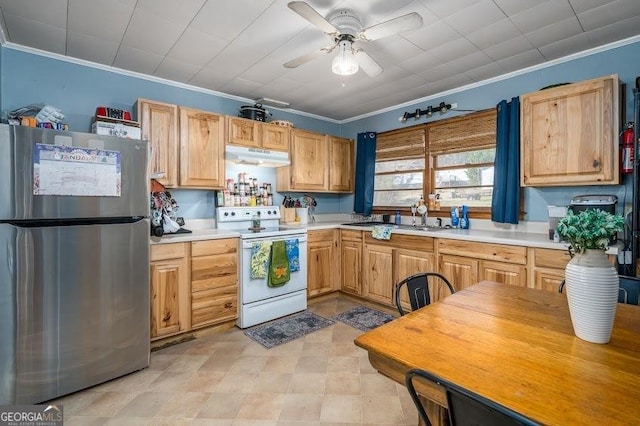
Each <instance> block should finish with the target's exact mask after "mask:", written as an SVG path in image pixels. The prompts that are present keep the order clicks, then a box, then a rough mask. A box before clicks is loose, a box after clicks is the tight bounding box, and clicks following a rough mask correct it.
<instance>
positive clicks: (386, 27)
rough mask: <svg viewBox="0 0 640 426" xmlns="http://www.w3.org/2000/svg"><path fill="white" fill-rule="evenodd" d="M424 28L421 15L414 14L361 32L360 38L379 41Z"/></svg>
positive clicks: (408, 14) (399, 17)
mask: <svg viewBox="0 0 640 426" xmlns="http://www.w3.org/2000/svg"><path fill="white" fill-rule="evenodd" d="M421 26H422V16H420V14H419V13H416V12H412V13H407V14H406V15H402V16H398V17H397V18H393V19H390V20H388V21H385V22H381V23H379V24H376V25H373V26H371V27H369V28H365V29H364V30H362V31H361V32H360V37H361V38H363V39H365V40H369V41H371V40H377V39H379V38H383V37H387V36H390V35H393V34H396V33H399V32H401V31H408V30H413V29H414V28H419V27H421Z"/></svg>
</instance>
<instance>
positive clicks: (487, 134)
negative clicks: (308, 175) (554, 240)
mask: <svg viewBox="0 0 640 426" xmlns="http://www.w3.org/2000/svg"><path fill="white" fill-rule="evenodd" d="M496 118H497V115H496V109H495V108H490V109H486V110H481V111H477V112H473V113H470V114H464V115H458V116H455V117H450V118H445V119H441V120H437V121H432V122H429V123H424V124H418V125H415V126H410V127H404V128H400V129H394V130H390V131H387V132H381V133H378V138H380V136H381V135H393V136H395V135H401V134H403V133H410V132H418V131H422V132H424V141H425V154H424V155H425V169H423V170H424V171H423V173H424V175H423V184H422V193H423V196H424V198H425V200H427V198H428V194H431V193H434V191H435V188H434V185H435V170H434V167H433V165H434V163H435V161H436V159H435V157H436V156H437V155H440V154H449V153H455V152H461V151H470V150H474V149H478V150H479V149H486V148H492V147H495V146H496V131H497V127H496V125H497V123H496ZM470 120H472V121H470ZM470 128H472V129H475V130H476V131H475V132H474V133H472V134H469V129H470ZM383 137H384V136H383ZM435 137H440V138H441V140H439V141H438V142H436V143H437V148H436V151H435V152H434V150H433V149H432V142H433V139H434V138H435ZM465 140H467V141H468V145H464V148H465V149H460V148H450V146H451V145H452V144H457V145H459V144H460V143H461V142H463V141H465ZM488 141H490V142H488ZM438 148H439V149H438ZM407 158H409V157H407ZM413 158H415V157H413ZM385 160H391V158H382V159H381V161H385ZM376 161H378V159H377V157H376ZM488 164H491V163H482V164H470V166H474V167H475V166H483V165H488ZM453 168H456V166H454V167H453ZM492 187H493V185H492ZM395 210H400V211H401V212H402V213H403V214H410V213H411V212H410V207H409V206H405V207H393V206H373V213H376V214H381V213H389V212H392V211H395ZM429 215H431V216H449V209H448V208H442V207H441V208H440V209H438V210H435V209H432V210H429ZM524 215H525V211H524V191H521V192H520V218H521V219H523V218H524ZM469 217H470V218H477V219H491V207H476V206H474V207H471V208H470V209H469Z"/></svg>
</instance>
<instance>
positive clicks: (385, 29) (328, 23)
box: [284, 1, 422, 77]
mask: <svg viewBox="0 0 640 426" xmlns="http://www.w3.org/2000/svg"><path fill="white" fill-rule="evenodd" d="M287 6H289V9H291V10H293V11H294V12H296V13H297V14H298V15H300V16H302V17H303V18H304V19H306V20H307V21H309V22H310V23H311V24H313V25H314V26H315V27H317V28H318V29H320V30H322V31H323V32H325V33H326V34H328V35H329V36H330V37H331V38H332V40H333V45H332V46H329V47H323V48H322V49H319V50H316V51H313V52H311V53H308V54H306V55H302V56H300V57H298V58H296V59H293V60H291V61H289V62H287V63H285V64H284V66H285V67H286V68H296V67H298V66H300V65H302V64H304V63H307V62H309V61H310V60H312V59H315V58H317V57H318V56H320V55H322V54H324V53H331V52H333V51H334V50H335V49H336V48H337V49H338V54H337V55H336V57H335V58H334V59H333V63H332V64H331V70H332V71H333V72H334V73H335V74H338V75H351V74H355V73H356V72H358V69H359V68H360V67H361V68H362V70H363V71H364V72H365V73H366V74H367V75H368V76H370V77H375V76H376V75H378V74H380V73H381V72H382V67H381V66H380V64H378V63H377V62H376V61H375V60H374V59H373V58H372V57H371V56H369V54H368V53H367V52H365V51H364V50H362V49H361V48H360V47H354V46H353V44H354V43H355V42H358V41H362V42H367V41H373V40H378V39H381V38H383V37H387V36H390V35H393V34H396V33H398V32H400V31H407V30H412V29H414V28H418V27H420V26H421V25H422V17H421V16H420V15H419V14H418V13H416V12H412V13H408V14H406V15H402V16H398V17H397V18H393V19H390V20H388V21H385V22H381V23H379V24H376V25H372V26H370V27H367V28H362V24H361V21H360V18H359V17H358V15H357V14H356V13H354V12H353V11H351V10H348V9H338V10H336V11H334V12H332V13H331V14H329V15H328V16H327V17H326V18H325V17H323V16H322V15H320V13H318V12H317V11H316V10H315V9H314V8H312V7H311V6H309V5H308V4H307V3H305V2H303V1H292V2H290V3H288V5H287Z"/></svg>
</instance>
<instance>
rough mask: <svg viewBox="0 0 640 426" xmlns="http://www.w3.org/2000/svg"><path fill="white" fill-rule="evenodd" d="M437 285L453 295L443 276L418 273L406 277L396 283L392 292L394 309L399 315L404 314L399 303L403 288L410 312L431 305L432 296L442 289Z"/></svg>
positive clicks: (451, 287) (450, 286)
mask: <svg viewBox="0 0 640 426" xmlns="http://www.w3.org/2000/svg"><path fill="white" fill-rule="evenodd" d="M438 283H442V284H444V286H446V287H447V288H448V291H449V292H450V293H451V294H453V293H455V290H454V289H453V286H452V285H451V283H450V282H449V280H448V279H447V278H446V277H445V276H444V275H441V274H438V273H437V272H420V273H418V274H414V275H411V276H408V277H406V278H405V279H403V280H402V281H400V282H398V283H397V284H396V285H395V289H394V292H395V302H396V307H397V308H398V312H400V315H405V314H406V312H405V311H404V309H403V308H402V301H401V299H402V297H401V296H402V291H403V288H406V291H407V294H408V296H409V303H410V304H411V310H413V311H415V310H416V309H419V308H422V307H423V306H427V305H429V304H430V303H431V296H432V294H434V293H437V289H439V288H443V287H444V286H438Z"/></svg>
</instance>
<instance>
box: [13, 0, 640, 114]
mask: <svg viewBox="0 0 640 426" xmlns="http://www.w3.org/2000/svg"><path fill="white" fill-rule="evenodd" d="M307 3H309V5H311V6H312V7H313V8H315V9H316V10H317V11H318V12H320V13H321V14H322V15H323V16H327V15H328V14H329V13H330V12H331V11H332V10H335V9H338V8H349V9H352V10H354V11H356V12H357V13H358V14H359V16H360V18H361V21H362V24H363V26H364V27H368V26H371V25H374V24H376V23H378V22H382V21H386V20H388V19H391V18H394V17H396V16H400V15H403V14H406V13H409V12H418V13H419V14H420V15H421V16H422V19H423V22H424V23H423V26H422V27H421V28H419V29H415V30H412V31H407V32H404V33H400V34H397V35H393V36H389V37H386V38H383V39H379V40H376V41H371V42H366V43H364V42H358V43H359V45H360V47H363V48H364V49H365V50H366V51H367V52H368V53H369V54H370V56H372V57H373V58H374V59H375V60H376V61H377V62H378V63H379V64H380V65H382V67H383V68H384V72H383V73H382V74H380V75H378V76H376V77H368V76H367V75H366V74H365V73H364V72H363V71H362V70H360V71H359V72H358V73H357V74H355V75H352V76H348V77H339V76H336V75H334V74H332V73H331V60H332V58H333V55H334V54H326V55H322V56H321V57H320V58H316V59H314V60H313V61H311V62H308V63H306V64H304V65H301V66H299V67H298V68H295V69H287V68H285V67H284V66H283V65H282V64H283V63H285V62H287V61H289V60H291V59H293V58H296V57H298V56H300V55H303V54H306V53H309V52H311V51H313V50H316V49H320V48H322V47H328V46H330V45H331V44H332V43H331V39H330V38H329V36H328V35H326V34H324V33H322V32H321V31H320V30H318V29H317V28H315V27H313V26H311V24H309V23H308V22H307V21H305V20H304V19H303V18H301V17H300V16H299V15H297V14H296V13H294V12H293V11H292V10H290V9H289V8H288V7H287V1H286V0H109V1H107V0H0V13H1V16H0V18H1V19H0V24H1V26H2V29H3V31H4V37H5V43H10V44H17V45H23V46H28V47H30V48H35V49H40V50H44V51H48V52H53V53H56V54H60V55H66V56H70V57H75V58H81V59H83V60H88V61H91V62H95V63H99V64H104V65H108V66H113V67H116V68H121V69H124V70H129V71H134V72H138V73H142V74H147V75H152V76H156V77H160V78H164V79H167V80H172V81H176V82H180V83H186V84H189V85H193V86H197V87H203V88H206V89H210V90H214V91H217V92H222V93H227V94H230V95H234V96H240V97H243V98H247V99H257V98H260V97H266V98H272V99H278V100H282V101H286V102H289V103H290V106H291V108H292V109H295V110H298V111H304V112H307V113H310V114H316V115H319V116H323V117H327V118H331V119H335V120H343V119H347V118H350V117H355V116H359V115H362V114H366V113H370V112H372V111H377V110H381V109H384V108H387V107H390V106H393V105H397V104H401V103H405V102H408V101H411V100H415V99H419V98H423V97H428V96H431V95H433V94H436V93H440V92H442V91H446V90H449V89H454V88H457V87H460V86H464V85H467V84H472V83H474V82H478V81H482V80H486V79H488V78H491V77H496V76H499V75H503V74H506V73H509V72H512V71H516V70H519V69H523V68H526V67H529V66H533V65H537V64H541V63H543V62H546V61H549V60H552V59H557V58H560V57H564V56H567V55H569V54H572V53H576V52H581V51H584V50H587V49H590V48H594V47H598V46H601V45H604V44H608V43H611V42H615V41H619V40H622V39H625V38H628V37H631V36H635V35H637V34H640V1H638V0H547V1H542V0H414V1H411V0H372V1H362V0H359V1H358V0H308V1H307Z"/></svg>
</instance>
